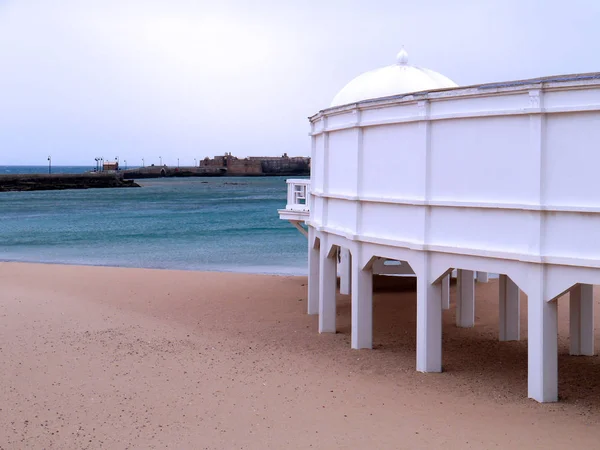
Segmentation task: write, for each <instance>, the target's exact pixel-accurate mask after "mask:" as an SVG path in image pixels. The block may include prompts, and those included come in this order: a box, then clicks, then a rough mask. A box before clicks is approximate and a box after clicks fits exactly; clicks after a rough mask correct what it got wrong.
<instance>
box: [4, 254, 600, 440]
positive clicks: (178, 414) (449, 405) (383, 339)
mask: <svg viewBox="0 0 600 450" xmlns="http://www.w3.org/2000/svg"><path fill="white" fill-rule="evenodd" d="M476 290H477V305H476V326H475V328H473V329H459V328H456V327H455V326H454V303H453V304H452V308H451V309H450V311H445V312H444V335H443V341H444V342H443V346H444V347H443V348H444V370H445V372H444V373H441V374H421V373H417V372H415V326H416V321H415V319H416V313H415V300H416V296H415V293H414V292H410V291H405V292H389V291H385V292H383V291H379V292H376V295H375V300H374V330H375V331H374V333H375V334H374V344H375V348H374V350H360V351H356V350H351V349H350V343H349V341H350V298H349V296H341V295H340V296H338V314H339V315H338V333H337V334H323V335H319V334H318V332H317V317H316V316H308V315H306V314H305V310H306V278H303V277H278V276H261V275H243V274H226V273H199V272H183V271H166V270H147V269H122V268H103V267H76V266H61V265H37V264H19V263H0V448H1V449H21V448H28V449H29V448H31V449H44V448H45V449H50V448H56V449H83V448H89V449H96V448H110V449H125V448H131V449H134V448H135V449H151V448H176V449H201V448H206V449H233V448H237V449H267V448H273V449H282V448H302V449H304V448H320V449H333V448H348V449H350V448H352V449H356V448H377V449H388V448H389V449H432V448H442V447H443V448H445V449H468V448H473V449H488V448H546V449H553V448H585V447H587V448H597V447H598V445H599V444H598V442H600V360H599V358H598V357H572V356H569V355H568V296H565V297H563V298H561V299H559V328H560V331H559V383H560V386H559V395H560V397H561V402H560V403H555V404H543V405H542V404H538V403H536V402H534V401H533V400H528V399H527V340H526V336H527V323H526V301H525V299H524V301H522V313H523V314H522V324H521V327H522V328H521V329H522V333H521V334H522V340H521V341H519V342H498V339H497V334H498V324H497V317H498V312H497V292H498V284H497V280H496V281H491V282H490V283H486V284H477V286H476ZM596 291H597V292H596V303H598V302H599V301H600V297H599V296H598V293H599V292H598V291H600V289H597V290H596ZM452 295H454V286H453V287H452ZM599 312H600V307H598V305H597V307H596V319H598V313H599ZM596 346H597V348H600V342H599V341H598V339H597V340H596ZM584 446H585V447H584Z"/></svg>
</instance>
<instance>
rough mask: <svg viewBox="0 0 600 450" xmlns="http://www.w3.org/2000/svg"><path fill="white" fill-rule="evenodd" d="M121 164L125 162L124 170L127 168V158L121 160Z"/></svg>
mask: <svg viewBox="0 0 600 450" xmlns="http://www.w3.org/2000/svg"><path fill="white" fill-rule="evenodd" d="M123 164H125V170H127V160H126V159H124V160H123Z"/></svg>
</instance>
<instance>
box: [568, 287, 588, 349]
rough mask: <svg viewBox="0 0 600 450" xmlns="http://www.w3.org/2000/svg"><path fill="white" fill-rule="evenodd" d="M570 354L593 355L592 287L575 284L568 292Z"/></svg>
mask: <svg viewBox="0 0 600 450" xmlns="http://www.w3.org/2000/svg"><path fill="white" fill-rule="evenodd" d="M569 297H570V298H569V316H570V322H569V329H570V349H569V353H570V354H571V355H586V356H593V355H594V287H593V286H592V285H591V284H577V285H576V286H574V287H573V289H571V292H570V294H569Z"/></svg>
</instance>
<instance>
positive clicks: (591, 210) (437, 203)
mask: <svg viewBox="0 0 600 450" xmlns="http://www.w3.org/2000/svg"><path fill="white" fill-rule="evenodd" d="M311 194H312V195H314V196H315V197H319V198H325V199H333V200H345V201H351V202H362V203H383V204H391V205H400V206H431V207H440V208H475V209H498V210H512V211H543V212H573V213H585V214H600V206H572V205H534V204H527V203H490V202H458V201H453V200H420V199H406V198H391V197H375V196H365V195H361V196H356V195H345V194H331V193H327V194H325V193H324V192H322V191H311Z"/></svg>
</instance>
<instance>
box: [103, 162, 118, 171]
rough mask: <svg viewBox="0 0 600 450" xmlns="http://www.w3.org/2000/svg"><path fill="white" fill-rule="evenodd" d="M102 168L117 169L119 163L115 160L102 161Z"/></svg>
mask: <svg viewBox="0 0 600 450" xmlns="http://www.w3.org/2000/svg"><path fill="white" fill-rule="evenodd" d="M102 170H103V171H108V170H113V171H117V170H119V163H118V162H116V161H104V164H102Z"/></svg>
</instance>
